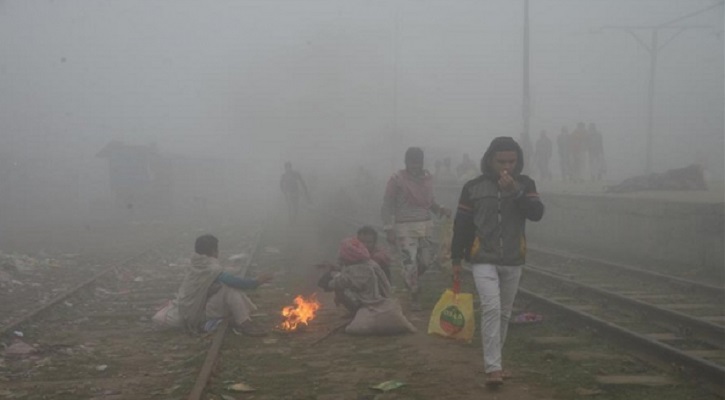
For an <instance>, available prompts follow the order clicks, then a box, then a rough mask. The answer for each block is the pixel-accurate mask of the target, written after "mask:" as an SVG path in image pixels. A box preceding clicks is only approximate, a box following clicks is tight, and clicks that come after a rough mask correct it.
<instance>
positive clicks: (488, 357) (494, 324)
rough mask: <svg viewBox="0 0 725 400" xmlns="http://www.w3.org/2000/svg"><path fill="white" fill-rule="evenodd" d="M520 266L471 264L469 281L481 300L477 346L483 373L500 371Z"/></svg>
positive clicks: (517, 287)
mask: <svg viewBox="0 0 725 400" xmlns="http://www.w3.org/2000/svg"><path fill="white" fill-rule="evenodd" d="M521 269H522V267H521V266H516V267H512V266H498V265H493V264H474V265H473V267H472V270H473V279H474V281H475V283H476V290H477V291H478V297H479V298H480V299H481V342H482V344H483V365H484V369H485V371H486V373H490V372H494V371H501V370H502V369H503V366H502V361H501V351H502V349H503V344H504V342H506V333H507V331H508V325H509V319H511V310H512V308H513V305H514V299H515V298H516V292H517V291H518V289H519V280H520V279H521Z"/></svg>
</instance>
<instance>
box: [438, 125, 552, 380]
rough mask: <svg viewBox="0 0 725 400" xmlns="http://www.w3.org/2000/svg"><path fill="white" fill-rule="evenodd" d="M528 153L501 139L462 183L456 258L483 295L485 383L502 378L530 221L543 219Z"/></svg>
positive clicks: (456, 265)
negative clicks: (468, 267)
mask: <svg viewBox="0 0 725 400" xmlns="http://www.w3.org/2000/svg"><path fill="white" fill-rule="evenodd" d="M523 167H524V160H523V152H522V151H521V147H519V145H518V143H516V141H514V140H513V139H512V138H510V137H497V138H496V139H494V140H493V141H492V142H491V145H490V146H489V148H488V150H486V153H485V154H484V155H483V158H482V159H481V172H482V173H483V174H482V175H481V176H479V177H478V178H476V179H473V180H470V181H468V182H467V183H466V184H465V185H464V186H463V191H462V192H461V197H460V200H459V203H458V211H457V212H456V218H455V222H454V228H453V240H452V243H451V258H452V261H453V268H454V270H456V271H457V272H460V268H461V260H462V259H465V260H467V261H469V262H470V263H471V264H472V271H473V277H474V280H475V283H476V289H477V291H478V295H479V297H480V299H481V340H482V342H483V352H484V356H483V362H484V367H485V371H486V384H487V385H488V386H492V387H496V386H498V385H500V384H501V383H502V382H503V368H502V361H501V350H502V348H503V344H504V342H505V340H506V332H507V328H508V321H509V319H510V317H511V309H512V307H513V303H514V298H515V297H516V291H517V290H518V286H519V279H520V278H521V269H522V265H523V264H524V262H525V257H526V235H525V232H524V228H525V225H526V220H527V219H528V220H531V221H539V220H540V219H541V217H542V216H543V214H544V205H543V204H542V203H541V201H540V200H539V195H538V193H537V192H536V184H535V183H534V180H533V179H531V178H529V177H528V176H526V175H521V171H522V169H523Z"/></svg>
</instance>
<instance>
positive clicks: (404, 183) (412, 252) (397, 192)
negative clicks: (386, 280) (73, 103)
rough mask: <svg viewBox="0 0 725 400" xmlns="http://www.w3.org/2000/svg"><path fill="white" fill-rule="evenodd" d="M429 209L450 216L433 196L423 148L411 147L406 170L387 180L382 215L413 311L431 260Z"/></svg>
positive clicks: (418, 304)
mask: <svg viewBox="0 0 725 400" xmlns="http://www.w3.org/2000/svg"><path fill="white" fill-rule="evenodd" d="M431 211H432V212H434V213H437V214H438V215H440V216H447V217H450V215H451V214H450V211H449V210H446V209H445V208H444V207H441V206H440V205H438V204H437V203H436V202H435V200H434V199H433V177H432V176H431V175H430V173H428V171H427V170H425V169H423V150H421V149H420V148H418V147H411V148H409V149H408V150H407V151H406V152H405V169H402V170H400V171H398V172H396V173H395V174H394V175H393V176H392V177H390V180H388V184H387V186H386V188H385V196H384V197H383V207H382V210H381V214H382V219H383V224H384V227H383V229H384V230H385V233H386V235H387V239H388V242H389V243H390V244H393V245H397V248H398V251H399V254H400V261H401V263H402V266H403V280H404V281H405V286H406V287H407V289H408V291H410V298H411V309H413V310H414V311H419V310H421V306H420V283H419V280H418V277H419V276H420V275H422V274H423V273H424V272H425V271H426V270H427V269H428V267H429V266H430V264H431V263H432V261H433V259H434V255H433V254H432V253H433V251H432V250H433V248H432V246H431V235H432V230H433V221H432V220H431V214H430V213H431Z"/></svg>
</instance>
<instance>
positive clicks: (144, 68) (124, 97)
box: [0, 0, 725, 192]
mask: <svg viewBox="0 0 725 400" xmlns="http://www.w3.org/2000/svg"><path fill="white" fill-rule="evenodd" d="M522 4H523V2H522V1H508V0H497V1H482V0H472V1H464V0H438V1H404V0H398V1H343V0H319V1H311V0H305V1H300V0H290V1H270V0H260V1H213V2H201V1H181V0H173V1H171V0H167V1H132V0H124V1H81V0H75V1H52V0H47V1H35V0H5V1H0V149H1V150H0V156H2V157H4V158H6V159H12V160H13V162H43V161H39V160H42V159H46V160H47V159H51V160H52V161H50V162H52V163H55V164H54V165H59V166H61V169H62V166H64V165H68V166H76V168H77V169H80V170H81V172H80V173H77V175H78V176H76V178H75V179H78V180H81V181H84V182H86V186H93V185H96V184H98V185H101V184H103V177H104V176H103V175H102V174H98V173H97V172H87V171H86V170H85V169H83V168H86V167H87V166H91V165H92V166H97V167H98V168H99V169H100V168H103V167H104V164H103V161H102V160H99V159H97V158H95V154H96V153H97V152H98V150H100V149H101V148H102V147H103V146H104V145H105V144H106V143H108V142H109V141H110V140H113V139H116V140H122V141H125V142H128V143H137V144H148V143H157V144H158V145H159V147H160V148H161V149H162V150H163V151H166V152H169V153H176V154H191V155H198V156H206V157H219V158H223V159H235V160H245V161H247V162H251V163H255V164H257V165H259V166H261V167H263V168H266V169H268V170H270V171H272V175H274V176H275V180H276V176H277V174H278V173H279V172H281V163H282V162H283V161H284V160H288V159H289V160H292V161H293V162H295V163H296V165H299V166H300V167H301V168H305V169H308V170H311V169H317V170H325V168H326V167H327V168H329V166H330V165H337V166H339V167H340V168H354V166H355V165H358V164H362V163H366V164H368V165H370V166H371V169H373V170H382V171H389V170H391V169H392V168H393V165H391V163H394V162H395V161H394V160H396V159H401V160H402V151H403V150H404V149H405V147H408V146H410V145H419V146H423V147H425V148H426V150H427V151H429V152H430V154H435V155H440V156H443V155H450V156H451V157H452V158H453V159H454V162H455V161H457V160H459V159H460V155H461V154H462V153H463V152H469V153H471V155H472V156H473V157H474V158H476V159H477V158H479V157H480V156H481V155H482V153H483V151H484V150H485V147H486V145H487V144H488V142H489V141H490V140H491V139H492V138H493V137H495V136H499V135H507V136H515V137H517V136H518V135H519V134H520V133H521V130H522V117H521V114H522V112H521V104H522V24H523V16H522V10H523V6H522ZM710 4H713V1H710V0H707V1H705V0H703V1H700V0H677V1H672V0H670V1H662V0H653V1H644V0H642V1H631V0H627V1H624V0H609V1H603V0H602V1H597V0H591V1H579V0H534V1H532V2H531V17H530V18H531V93H532V99H531V102H532V117H531V118H532V119H531V137H532V138H533V139H536V138H537V137H538V136H539V131H540V130H542V129H546V130H548V131H549V133H550V135H552V134H554V135H555V134H557V133H558V132H559V130H560V128H561V127H562V125H567V126H568V127H569V128H570V129H571V128H573V126H574V125H575V124H576V123H577V122H579V121H583V122H585V123H588V122H595V123H597V126H598V127H599V129H600V130H601V131H602V132H603V135H604V142H605V148H606V151H607V153H608V154H607V156H608V164H609V172H610V176H611V177H619V178H621V177H626V176H630V175H633V174H636V173H641V171H642V169H643V167H644V144H645V131H646V107H647V84H648V76H649V56H648V53H647V52H646V50H644V49H643V48H642V46H641V45H639V44H638V43H637V41H636V40H635V39H634V38H633V37H632V36H630V35H629V34H627V33H626V32H624V31H622V30H607V29H601V28H602V27H605V26H612V25H645V26H647V25H655V24H659V23H662V22H665V21H669V20H672V19H674V18H677V17H679V16H682V15H685V14H688V13H690V12H692V11H695V10H698V9H701V8H704V7H706V6H708V5H710ZM682 24H683V25H684V24H686V25H696V26H703V27H704V28H698V29H689V30H686V31H684V32H683V33H681V34H680V35H679V36H677V37H676V38H675V39H674V40H672V42H670V43H669V44H667V46H666V47H665V48H664V49H663V50H662V52H661V55H660V58H659V63H658V71H657V81H656V82H657V86H656V102H655V107H656V108H655V121H656V122H655V140H654V149H655V157H654V168H655V170H662V169H666V168H674V167H680V166H684V165H686V164H689V163H692V162H694V161H698V159H702V158H706V159H707V161H708V163H710V164H712V166H711V168H712V169H714V170H719V171H722V169H723V135H724V133H723V112H724V108H725V106H724V102H723V90H724V81H723V68H724V66H723V33H722V32H723V8H722V7H720V8H716V9H714V10H711V11H709V12H707V13H704V14H701V15H698V16H695V17H693V18H690V19H687V20H685V21H682ZM637 32H638V34H639V35H640V37H641V38H643V40H645V42H647V43H648V41H649V35H650V31H648V30H641V31H637ZM676 32H677V31H674V30H673V31H663V33H661V43H662V42H664V41H666V40H667V38H668V37H669V36H670V35H671V34H673V33H676ZM476 149H478V150H476ZM399 155H401V156H399ZM391 159H392V160H393V161H391ZM28 160H30V161H28ZM46 162H48V161H46ZM431 164H432V161H431ZM399 165H401V166H402V162H400V163H399ZM553 166H554V165H552V167H553ZM431 167H432V165H431ZM49 170H54V173H57V174H62V172H60V171H57V170H56V168H49ZM720 174H721V172H720ZM51 180H52V179H51ZM270 184H272V185H276V181H275V182H270ZM91 192H92V191H91Z"/></svg>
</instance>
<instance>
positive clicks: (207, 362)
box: [187, 228, 265, 400]
mask: <svg viewBox="0 0 725 400" xmlns="http://www.w3.org/2000/svg"><path fill="white" fill-rule="evenodd" d="M264 231H265V229H264V228H263V229H262V231H261V232H260V233H258V234H257V236H256V237H255V238H254V241H253V244H252V250H251V251H250V252H249V258H247V263H246V267H247V268H249V267H250V266H251V265H252V261H253V260H254V257H255V256H256V254H257V250H258V248H259V244H260V243H261V241H262V240H261V239H262V235H263V233H264ZM227 327H228V321H226V320H224V322H222V324H221V325H220V326H219V327H218V328H217V330H216V332H215V333H214V338H213V339H212V344H211V346H210V347H209V351H208V352H207V353H206V358H205V359H204V364H203V365H202V367H201V370H200V371H199V375H198V376H197V377H196V381H195V382H194V386H193V387H192V389H191V392H190V393H189V396H188V397H187V399H188V400H201V396H202V395H203V394H204V389H205V388H206V385H207V383H208V382H209V377H211V373H212V371H213V369H214V365H216V362H217V359H218V358H219V350H220V349H221V347H222V344H223V343H224V337H225V336H226V332H227Z"/></svg>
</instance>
